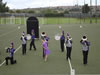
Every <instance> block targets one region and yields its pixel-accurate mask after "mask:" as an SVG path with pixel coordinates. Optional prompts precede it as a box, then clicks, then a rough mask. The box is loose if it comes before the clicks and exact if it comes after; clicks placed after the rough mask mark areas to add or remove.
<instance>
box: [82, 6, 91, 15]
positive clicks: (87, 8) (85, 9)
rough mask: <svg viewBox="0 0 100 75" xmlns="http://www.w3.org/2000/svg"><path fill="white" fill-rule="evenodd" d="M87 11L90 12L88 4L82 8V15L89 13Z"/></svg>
mask: <svg viewBox="0 0 100 75" xmlns="http://www.w3.org/2000/svg"><path fill="white" fill-rule="evenodd" d="M89 11H90V7H89V6H88V4H85V5H84V6H83V7H82V13H89Z"/></svg>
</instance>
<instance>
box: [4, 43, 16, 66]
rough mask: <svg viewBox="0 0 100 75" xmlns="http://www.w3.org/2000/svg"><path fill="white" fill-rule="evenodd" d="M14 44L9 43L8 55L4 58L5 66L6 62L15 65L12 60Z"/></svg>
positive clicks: (14, 61)
mask: <svg viewBox="0 0 100 75" xmlns="http://www.w3.org/2000/svg"><path fill="white" fill-rule="evenodd" d="M14 51H15V49H14V43H11V44H10V48H7V51H6V52H7V53H10V55H9V56H8V57H6V58H5V60H6V65H8V60H10V63H11V64H15V63H16V60H14Z"/></svg>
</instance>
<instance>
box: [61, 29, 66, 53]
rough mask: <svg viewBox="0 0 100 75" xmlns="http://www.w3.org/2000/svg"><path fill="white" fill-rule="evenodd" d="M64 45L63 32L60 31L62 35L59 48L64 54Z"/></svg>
mask: <svg viewBox="0 0 100 75" xmlns="http://www.w3.org/2000/svg"><path fill="white" fill-rule="evenodd" d="M64 43H65V35H64V31H62V35H61V37H60V46H61V51H62V52H64Z"/></svg>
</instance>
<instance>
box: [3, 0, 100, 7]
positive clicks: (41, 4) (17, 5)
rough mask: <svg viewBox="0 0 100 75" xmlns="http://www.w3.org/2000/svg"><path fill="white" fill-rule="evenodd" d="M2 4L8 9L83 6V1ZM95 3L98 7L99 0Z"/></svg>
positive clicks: (14, 0)
mask: <svg viewBox="0 0 100 75" xmlns="http://www.w3.org/2000/svg"><path fill="white" fill-rule="evenodd" d="M3 2H7V6H9V7H10V9H23V8H37V7H50V6H71V5H75V4H79V5H83V4H84V0H3ZM85 3H87V4H89V3H90V0H85ZM97 3H98V5H100V0H97ZM92 4H93V5H94V4H95V0H92Z"/></svg>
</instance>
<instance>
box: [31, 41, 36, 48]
mask: <svg viewBox="0 0 100 75" xmlns="http://www.w3.org/2000/svg"><path fill="white" fill-rule="evenodd" d="M34 42H35V40H34V39H33V40H32V41H31V43H30V50H31V49H32V46H33V48H34V50H36V46H35V43H34Z"/></svg>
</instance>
